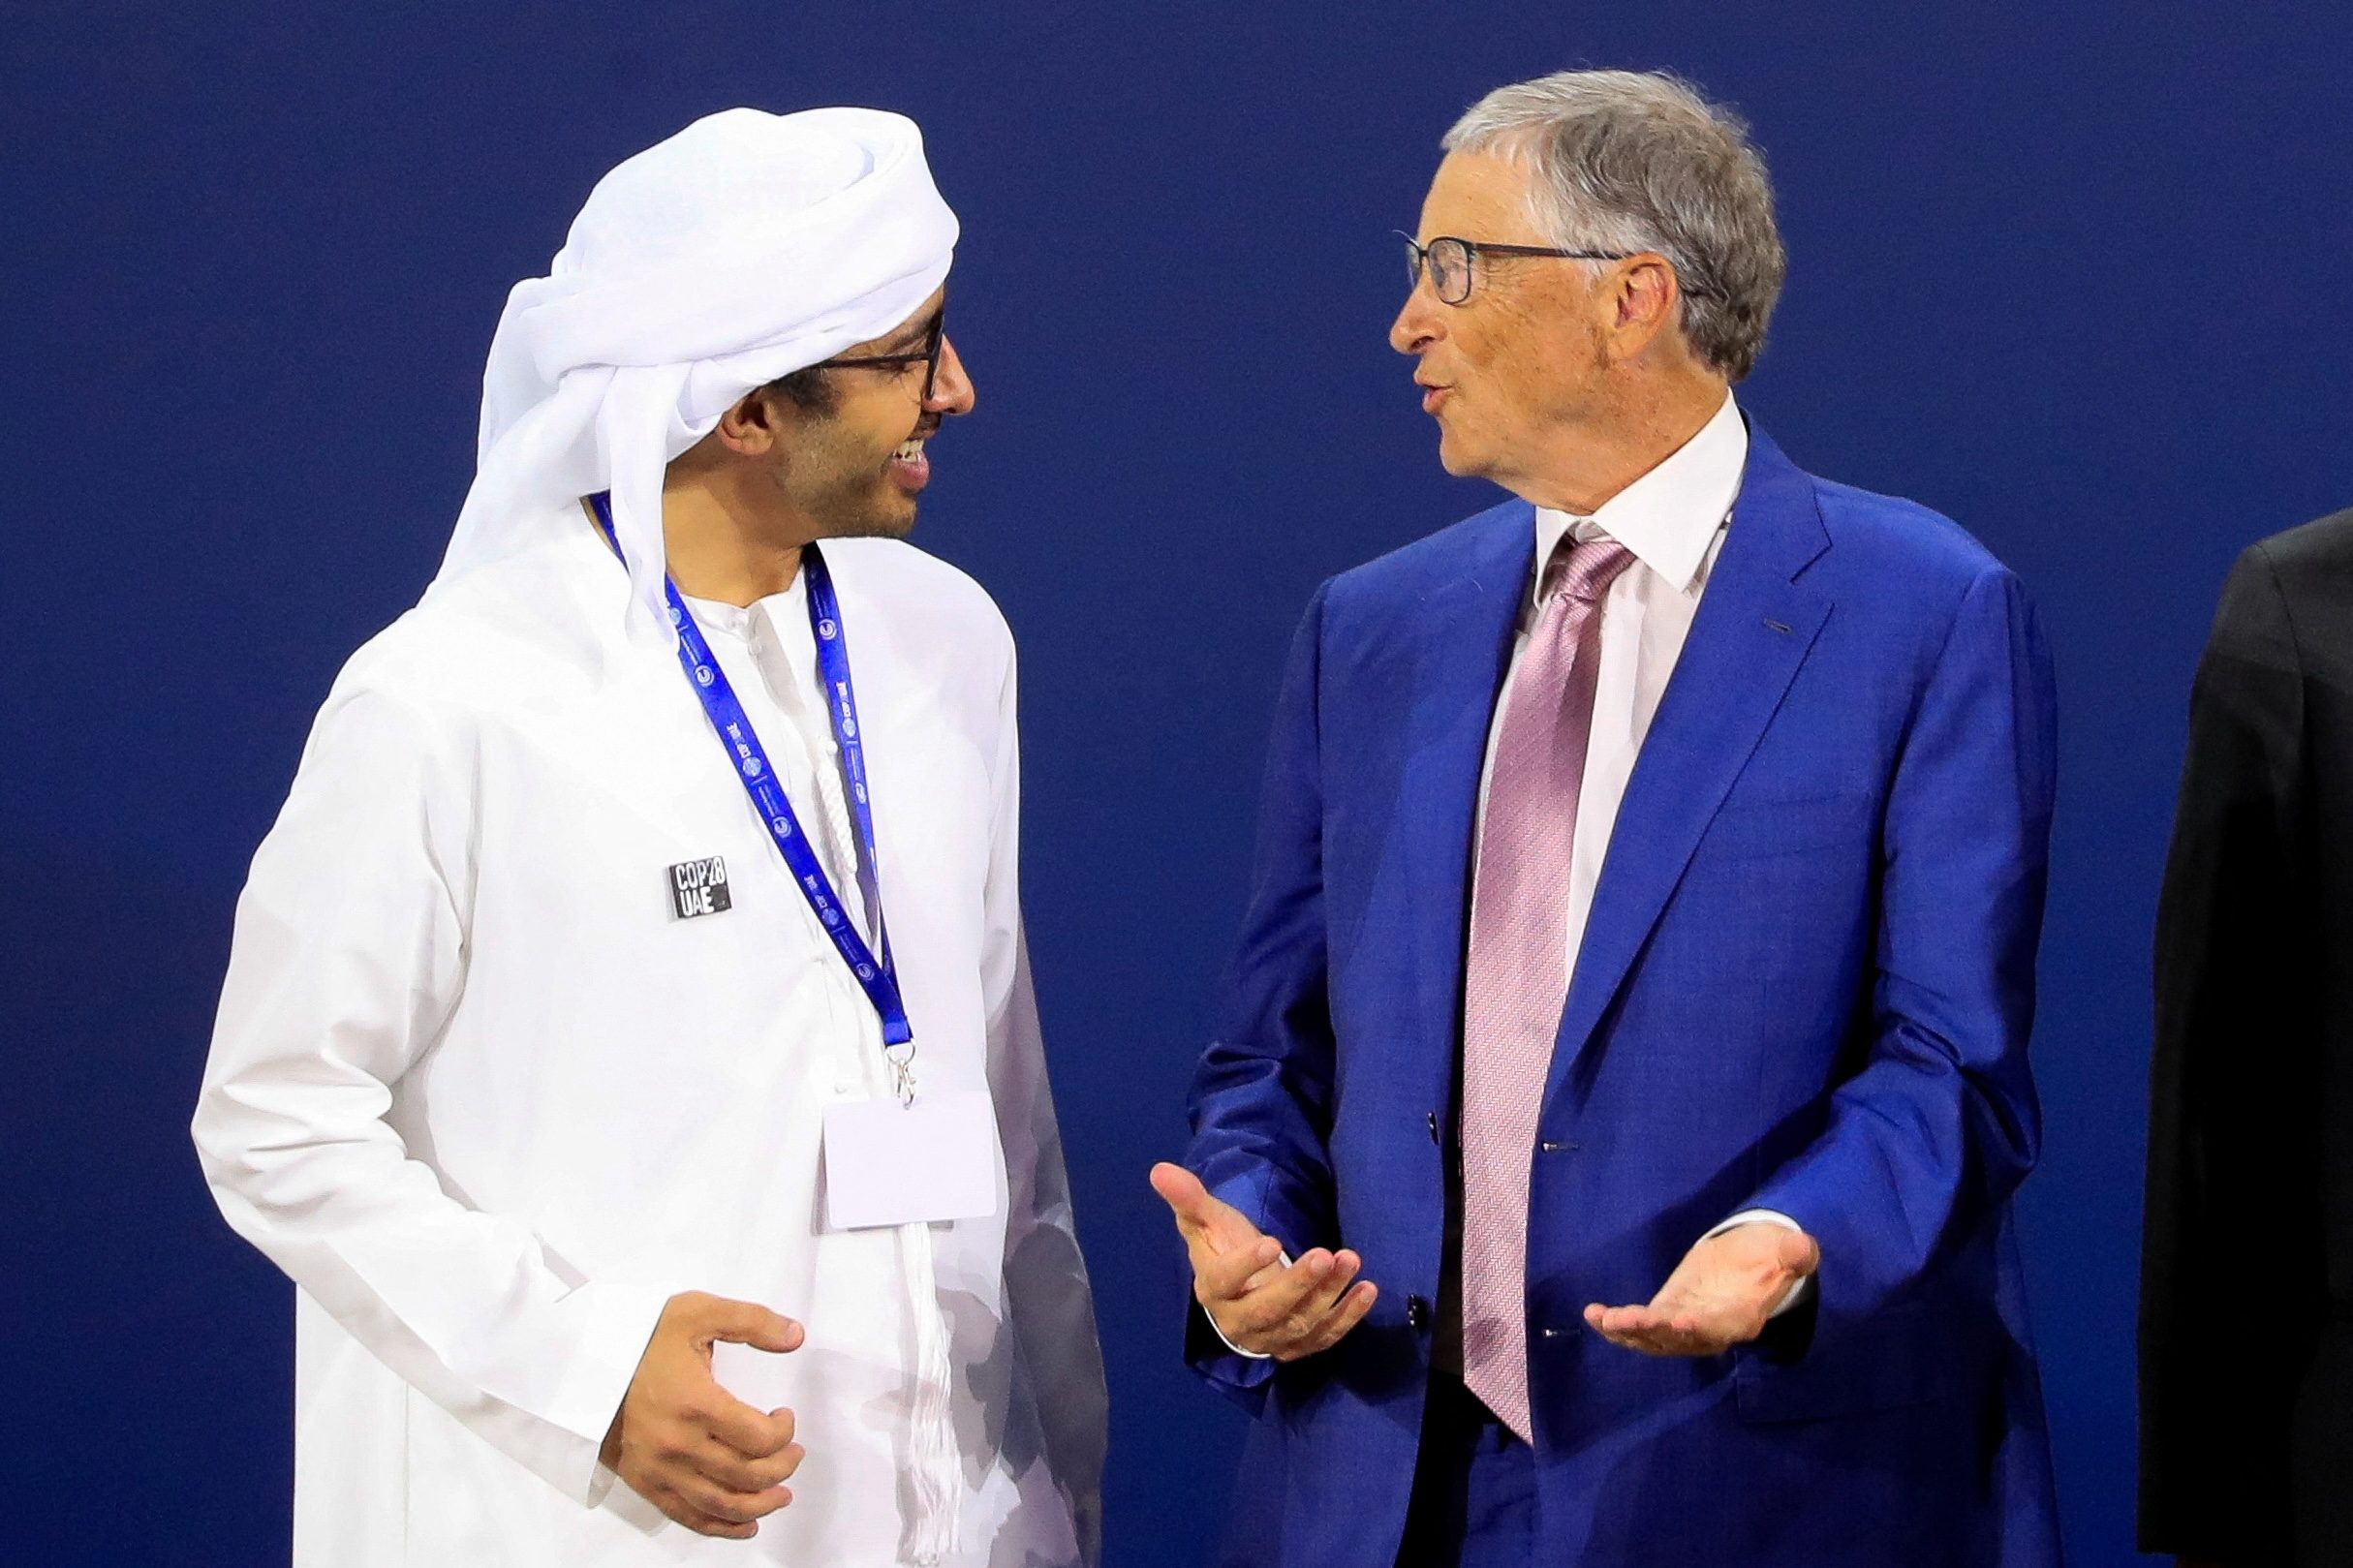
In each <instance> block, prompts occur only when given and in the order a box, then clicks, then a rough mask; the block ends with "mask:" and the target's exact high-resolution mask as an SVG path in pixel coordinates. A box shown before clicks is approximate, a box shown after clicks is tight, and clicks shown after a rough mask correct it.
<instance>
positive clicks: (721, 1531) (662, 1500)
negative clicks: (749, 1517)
mask: <svg viewBox="0 0 2353 1568" xmlns="http://www.w3.org/2000/svg"><path fill="white" fill-rule="evenodd" d="M654 1506H655V1507H656V1508H659V1509H661V1510H662V1511H663V1512H664V1513H665V1514H667V1515H668V1516H669V1517H670V1518H672V1519H674V1520H676V1521H677V1522H679V1523H681V1524H683V1525H685V1526H686V1527H687V1528H688V1529H690V1530H693V1531H694V1532H695V1533H696V1534H697V1535H712V1536H717V1537H718V1538H719V1539H721V1540H723V1541H749V1540H751V1539H752V1537H754V1536H756V1535H758V1534H759V1525H757V1524H739V1523H737V1522H734V1521H732V1520H725V1519H717V1518H714V1517H713V1516H711V1515H709V1514H706V1513H704V1512H703V1511H702V1510H701V1509H699V1508H697V1507H696V1506H695V1505H694V1504H693V1503H690V1502H688V1501H687V1500H686V1499H685V1498H684V1497H681V1496H680V1495H679V1494H678V1493H677V1492H675V1491H666V1492H664V1493H663V1494H662V1495H661V1496H659V1497H656V1498H655V1499H654Z"/></svg>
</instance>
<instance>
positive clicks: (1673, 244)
mask: <svg viewBox="0 0 2353 1568" xmlns="http://www.w3.org/2000/svg"><path fill="white" fill-rule="evenodd" d="M1440 144H1441V145H1442V146H1443V147H1444V148H1445V149H1446V151H1448V152H1484V153H1492V154H1494V155H1496V156H1498V157H1502V158H1505V159H1508V160H1510V161H1512V162H1514V163H1518V164H1520V165H1522V166H1523V167H1525V168H1527V169H1530V170H1531V171H1532V172H1533V174H1534V175H1535V176H1536V177H1535V179H1534V181H1533V190H1532V192H1531V197H1530V199H1531V201H1532V203H1533V209H1534V210H1533V217H1534V218H1535V221H1536V223H1537V225H1538V226H1539V227H1540V228H1541V229H1542V230H1543V231H1545V232H1546V233H1548V234H1550V235H1552V236H1553V238H1554V241H1555V243H1557V244H1559V245H1561V246H1562V247H1564V249H1573V250H1611V251H1656V252H1657V253H1658V254H1659V255H1661V256H1663V257H1665V258H1666V259H1667V260H1668V261H1671V262H1672V263H1674V267H1675V276H1676V281H1677V283H1678V284H1679V285H1680V286H1681V292H1682V316H1683V334H1684V337H1685V339H1686V341H1687V342H1688V343H1689V344H1690V346H1691V350H1692V352H1693V353H1694V354H1697V355H1698V356H1699V357H1700V358H1701V359H1703V360H1705V361H1706V362H1707V363H1708V364H1709V365H1711V366H1713V367H1715V368H1716V369H1717V370H1719V371H1721V372H1722V373H1723V374H1724V376H1725V377H1726V378H1727V379H1729V380H1732V381H1739V380H1740V379H1741V378H1742V377H1744V376H1746V375H1748V374H1749V370H1750V368H1751V367H1753V366H1754V365H1755V363H1756V356H1757V353H1758V351H1759V350H1761V349H1762V348H1763V347H1764V344H1765V323H1766V322H1767V321H1768V320H1769V319H1770V318H1771V317H1772V315H1773V303H1774V301H1775V300H1776V299H1778V298H1779V297H1780V292H1781V279H1782V277H1783V276H1784V275H1785V274H1786V273H1787V271H1788V267H1789V262H1788V257H1787V255H1786V254H1785V253H1784V252H1783V251H1782V249H1781V236H1780V230H1779V229H1777V228H1776V227H1775V226H1774V222H1773V186H1772V184H1771V183H1770V182H1769V181H1768V180H1767V179H1766V177H1765V161H1764V159H1763V157H1762V156H1760V155H1759V154H1758V152H1757V150H1756V147H1755V145H1754V143H1752V142H1751V141H1750V140H1749V128H1748V126H1747V125H1746V124H1745V123H1744V122H1743V121H1742V120H1741V118H1740V116H1739V115H1737V114H1735V113H1733V112H1732V111H1731V110H1730V109H1728V108H1723V107H1722V106H1721V105H1718V104H1711V103H1709V102H1708V101H1707V100H1706V99H1704V98H1702V97H1701V96H1700V95H1699V93H1698V91H1697V90H1696V89H1694V88H1693V87H1692V86H1691V85H1690V84H1689V83H1688V82H1686V81H1684V80H1682V79H1681V78H1679V77H1671V76H1668V75H1666V74H1664V73H1663V72H1647V71H1646V72H1635V71H1563V72H1559V73H1556V74H1555V75H1553V76H1549V77H1536V78H1535V79H1534V80H1533V81H1522V82H1515V83H1513V84H1512V85H1511V86H1508V87H1498V88H1497V89H1496V90H1495V91H1494V92H1491V93H1489V94H1488V95H1487V96H1486V97H1484V98H1482V99H1480V100H1479V101H1478V102H1477V103H1476V104H1474V105H1472V106H1471V108H1470V110H1469V111H1468V112H1466V113H1465V114H1464V115H1463V117H1462V118H1461V119H1459V120H1457V121H1455V122H1454V128H1453V129H1452V130H1450V131H1448V132H1447V133H1446V135H1445V138H1444V140H1443V141H1442V142H1441V143H1440Z"/></svg>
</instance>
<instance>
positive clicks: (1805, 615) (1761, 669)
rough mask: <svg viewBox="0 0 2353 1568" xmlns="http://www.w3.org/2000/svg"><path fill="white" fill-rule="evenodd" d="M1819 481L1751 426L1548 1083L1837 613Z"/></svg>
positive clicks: (1628, 798)
mask: <svg viewBox="0 0 2353 1568" xmlns="http://www.w3.org/2000/svg"><path fill="white" fill-rule="evenodd" d="M1829 543H1830V540H1829V537H1828V535H1826V534H1825V533H1824V532H1823V530H1822V520H1821V513H1820V511H1819V509H1818V507H1816V505H1815V502H1814V496H1813V484H1812V481H1811V479H1809V478H1807V477H1806V476H1805V475H1803V474H1801V473H1800V472H1798V470H1797V469H1796V468H1795V467H1794V466H1792V465H1791V463H1790V462H1789V459H1788V458H1786V457H1784V456H1782V455H1781V451H1780V447H1778V446H1774V445H1773V443H1772V442H1771V441H1769V440H1768V439H1766V437H1765V434H1764V432H1762V431H1760V430H1756V429H1754V428H1751V430H1750V432H1749V461H1748V466H1747V468H1746V470H1745V471H1744V473H1743V474H1742V477H1741V491H1740V499H1739V500H1738V502H1737V503H1735V505H1734V507H1733V508H1732V523H1731V527H1730V529H1729V530H1728V532H1727V533H1726V534H1725V536H1724V544H1723V549H1722V551H1721V553H1720V554H1719V555H1718V557H1717V561H1716V566H1715V569H1714V570H1713V571H1711V572H1710V574H1709V578H1708V586H1707V591H1706V593H1705V594H1704V595H1703V596H1702V598H1701V600H1700V601H1699V613H1698V615H1697V617H1696V618H1694V619H1693V621H1692V623H1691V631H1690V635H1689V636H1688V637H1687V639H1686V640H1685V643H1684V649H1683V655H1682V657H1681V658H1680V659H1679V660H1678V661H1676V665H1675V673H1674V676H1673V678H1672V679H1671V680H1669V681H1668V683H1667V690H1666V693H1665V695H1664V696H1663V697H1662V698H1661V699H1660V700H1659V704H1658V712H1657V714H1656V717H1655V718H1654V719H1653V720H1652V723H1651V728H1650V733H1649V735H1648V736H1647V737H1646V738H1645V739H1644V741H1643V743H1642V752H1641V754H1640V755H1639V756H1638V757H1637V758H1636V759H1635V763H1634V771H1633V775H1632V777H1631V778H1630V779H1629V780H1628V781H1627V784H1626V789H1625V800H1624V802H1623V803H1622V804H1621V805H1620V807H1619V809H1618V819H1617V822H1616V824H1615V826H1614V827H1613V828H1612V829H1611V833H1610V845H1609V854H1608V856H1607V858H1606V859H1605V860H1604V861H1603V863H1602V868H1601V880H1600V884H1599V886H1598V887H1596V888H1595V889H1594V907H1593V913H1592V915H1591V917H1590V918H1589V919H1588V921H1587V924H1586V928H1585V939H1584V944H1583V946H1582V947H1581V948H1580V949H1579V951H1578V954H1577V963H1576V968H1575V972H1574V977H1573V978H1572V979H1571V981H1570V984H1569V989H1568V1001H1567V1005H1566V1006H1565V1007H1564V1010H1563V1014H1562V1019H1561V1032H1560V1034H1559V1036H1558V1037H1557V1039H1556V1040H1555V1042H1554V1046H1553V1057H1552V1070H1551V1074H1550V1076H1549V1078H1548V1080H1547V1083H1546V1086H1545V1101H1546V1103H1547V1104H1549V1103H1550V1102H1551V1100H1552V1098H1553V1096H1555V1095H1556V1094H1558V1093H1559V1092H1560V1091H1561V1088H1562V1086H1563V1085H1564V1083H1565V1082H1566V1081H1567V1079H1568V1075H1569V1073H1570V1072H1571V1071H1572V1070H1573V1069H1574V1067H1575V1065H1576V1062H1577V1060H1578V1058H1579V1057H1580V1056H1581V1055H1582V1054H1583V1052H1584V1050H1585V1047H1586V1044H1587V1042H1588V1041H1590V1040H1591V1039H1592V1037H1593V1033H1594V1029H1595V1028H1596V1027H1597V1026H1598V1025H1599V1024H1600V1021H1601V1018H1602V1015H1603V1014H1604V1013H1605V1012H1606V1011H1607V1010H1608V1008H1609V1005H1610V1003H1611V1002H1612V1001H1613V1000H1615V999H1616V998H1617V995H1618V991H1619V988H1620V987H1621V986H1622V985H1623V984H1624V983H1625V976H1626V971H1627V970H1628V969H1629V968H1631V967H1632V965H1633V962H1634V959H1635V957H1636V955H1637V954H1639V953H1640V952H1641V950H1642V947H1643V944H1644V943H1645V942H1647V941H1648V940H1649V939H1650V935H1651V932H1652V930H1653V928H1654V927H1656V925H1657V923H1658V917H1659V915H1660V913H1661V912H1662V911H1663V910H1664V909H1665V907H1666V902H1667V899H1668V897H1669V896H1670V895H1671V894H1672V893H1673V892H1674V891H1675V884H1676V883H1677V882H1678V881H1680V880H1681V879H1682V877H1683V873H1684V868H1685V867H1686V866H1687V865H1688V864H1689V862H1690V859H1691V852H1692V851H1693V850H1694V849H1695V848H1697V847H1698V845H1699V839H1700V835H1701V834H1702V833H1704V832H1705V831H1706V830H1707V826H1708V823H1709V822H1710V820H1712V819H1713V818H1714V817H1715V815H1716V812H1717V808H1718V807H1719V806H1721V805H1722V804H1723V800H1724V796H1725V795H1726V794H1727V793H1729V792H1730V790H1731V788H1732V781H1733V780H1734V779H1735V778H1736V777H1738V775H1739V773H1740V770H1741V768H1742V767H1743V766H1744V765H1745V764H1746V763H1747V762H1748V760H1749V754H1750V753H1753V752H1754V751H1755V750H1756V745H1757V742H1758V741H1759V740H1761V739H1762V738H1763V736H1764V733H1765V726H1766V725H1767V724H1769V723H1772V720H1773V715H1774V713H1775V712H1776V711H1777V710H1778V709H1779V708H1780V703H1781V698H1782V697H1783V696H1784V695H1785V694H1786V693H1787V692H1788V690H1789V683H1790V682H1791V680H1793V679H1794V678H1795V677H1796V675H1797V672H1798V668H1799V666H1800V665H1802V664H1803V663H1804V662H1805V661H1806V656H1807V654H1808V652H1809V651H1810V650H1811V648H1812V646H1813V640H1814V637H1815V635H1816V634H1817V633H1818V632H1819V631H1820V630H1821V629H1822V623H1823V621H1824V620H1825V619H1827V617H1828V616H1829V613H1830V601H1829V600H1827V599H1824V598H1822V597H1821V596H1820V595H1819V594H1818V593H1817V592H1815V591H1814V590H1812V589H1810V588H1807V587H1805V586H1802V585H1801V584H1799V583H1798V582H1797V581H1796V580H1795V579H1796V578H1797V576H1798V574H1799V573H1800V572H1802V571H1803V570H1804V569H1805V568H1806V566H1807V564H1808V563H1810V562H1811V561H1812V560H1813V559H1814V558H1815V557H1816V556H1818V555H1820V554H1821V553H1822V551H1823V550H1824V549H1826V548H1828V546H1829Z"/></svg>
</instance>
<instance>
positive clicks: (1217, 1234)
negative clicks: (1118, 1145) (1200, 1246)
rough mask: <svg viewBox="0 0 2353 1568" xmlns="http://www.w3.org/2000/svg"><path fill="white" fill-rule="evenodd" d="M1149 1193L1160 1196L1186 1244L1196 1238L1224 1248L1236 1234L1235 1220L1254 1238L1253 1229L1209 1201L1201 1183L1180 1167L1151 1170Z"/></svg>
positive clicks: (1231, 1209)
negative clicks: (1150, 1191)
mask: <svg viewBox="0 0 2353 1568" xmlns="http://www.w3.org/2000/svg"><path fill="white" fill-rule="evenodd" d="M1152 1190H1153V1191H1155V1192H1157V1193H1159V1194H1160V1195H1161V1202H1163V1203H1165V1204H1167V1205H1168V1210H1169V1213H1171V1214H1175V1215H1176V1222H1177V1231H1178V1233H1179V1234H1181V1235H1182V1236H1184V1237H1185V1239H1186V1240H1187V1241H1189V1242H1190V1241H1192V1238H1193V1237H1194V1236H1196V1235H1199V1236H1203V1237H1208V1238H1212V1239H1214V1240H1215V1241H1216V1242H1217V1243H1219V1244H1220V1245H1221V1247H1223V1245H1227V1244H1229V1243H1230V1242H1231V1241H1232V1240H1233V1238H1234V1237H1235V1235H1236V1234H1237V1232H1236V1230H1235V1224H1234V1222H1235V1221H1237V1220H1239V1221H1240V1223H1241V1226H1242V1228H1243V1229H1246V1230H1247V1231H1248V1232H1249V1233H1250V1234H1251V1235H1253V1236H1254V1235H1256V1234H1257V1227H1256V1226H1255V1225H1252V1224H1251V1223H1250V1221H1248V1220H1246V1219H1243V1218H1242V1216H1241V1214H1240V1213H1239V1212H1237V1211H1236V1210H1235V1209H1234V1207H1233V1206H1232V1205H1231V1204H1226V1203H1221V1202H1219V1201H1218V1200H1217V1199H1216V1198H1213V1197H1211V1196H1210V1195H1209V1188H1207V1187H1205V1186H1203V1185H1202V1184H1201V1179H1200V1178H1199V1177H1197V1176H1195V1175H1193V1174H1192V1172H1191V1171H1189V1170H1187V1169H1186V1168H1185V1167H1184V1166H1182V1165H1172V1164H1170V1163H1169V1162H1168V1161H1166V1160H1162V1161H1161V1162H1160V1163H1159V1164H1158V1165H1155V1166H1153V1167H1152Z"/></svg>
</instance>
